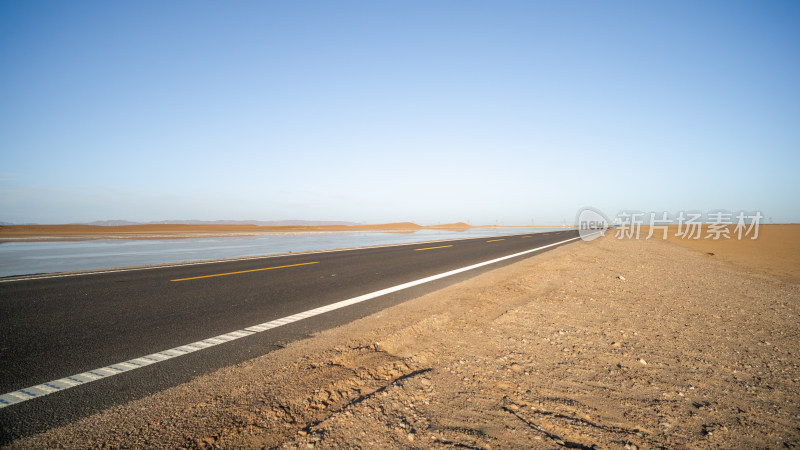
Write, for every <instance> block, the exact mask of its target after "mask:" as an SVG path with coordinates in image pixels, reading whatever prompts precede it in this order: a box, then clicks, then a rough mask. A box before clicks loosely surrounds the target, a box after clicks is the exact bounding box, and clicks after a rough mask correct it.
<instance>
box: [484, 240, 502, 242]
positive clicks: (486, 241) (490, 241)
mask: <svg viewBox="0 0 800 450" xmlns="http://www.w3.org/2000/svg"><path fill="white" fill-rule="evenodd" d="M497 241H505V239H492V240H491V241H486V242H497Z"/></svg>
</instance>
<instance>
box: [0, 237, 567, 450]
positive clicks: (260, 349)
mask: <svg viewBox="0 0 800 450" xmlns="http://www.w3.org/2000/svg"><path fill="white" fill-rule="evenodd" d="M577 236H578V233H577V231H560V232H551V233H541V234H538V233H537V234H525V235H515V236H497V237H494V238H475V239H464V240H454V241H442V242H436V243H430V244H407V245H398V246H391V247H380V248H365V249H356V250H347V251H332V252H322V253H310V254H298V255H289V256H280V257H265V258H258V259H247V260H238V261H228V262H219V263H209V264H200V265H186V266H171V267H163V268H158V269H149V270H131V271H122V272H107V273H95V274H88V275H79V276H71V277H63V278H40V279H29V280H20V281H5V282H0V317H2V321H3V323H2V327H0V361H2V362H0V367H1V368H2V369H1V370H0V394H5V393H10V392H12V391H17V390H20V389H24V388H28V387H31V386H34V385H37V384H40V383H46V382H49V381H52V380H57V379H60V378H62V377H69V376H72V375H75V374H79V373H82V372H86V371H90V370H93V369H98V368H102V367H105V366H109V365H112V364H115V363H120V362H122V361H127V360H131V359H134V358H139V357H142V356H144V355H149V354H152V353H155V352H160V351H163V350H166V349H170V348H173V347H178V346H182V345H185V344H188V343H192V342H196V341H201V340H204V339H208V338H211V337H214V336H218V335H222V334H225V333H229V332H231V331H235V330H240V329H244V328H247V327H251V326H253V325H256V324H260V323H264V322H268V321H271V320H275V319H279V318H283V317H287V316H291V315H293V314H296V313H301V312H304V311H308V310H311V309H314V308H318V307H321V306H324V305H329V304H331V303H335V302H339V301H341V300H345V299H349V298H352V297H357V296H360V295H363V294H367V293H371V292H374V291H379V290H381V289H386V288H389V287H392V286H396V285H400V284H403V283H407V282H410V281H414V280H418V279H422V278H425V277H429V276H431V275H435V274H439V273H443V272H448V271H451V270H455V269H459V268H462V267H465V266H470V265H473V264H477V263H480V262H484V261H488V260H492V259H495V258H499V257H503V256H507V255H512V254H515V253H518V252H522V251H526V250H530V249H535V248H538V247H541V246H545V245H549V244H553V243H557V242H561V241H564V240H567V239H570V238H574V237H577ZM572 242H575V241H572ZM550 248H554V247H550ZM420 249H422V250H420ZM543 251H546V250H543ZM532 254H535V253H532ZM529 256H531V254H530V253H529V254H527V255H524V256H520V257H515V258H511V259H508V260H504V261H502V262H498V263H495V264H491V265H488V266H484V267H481V268H476V269H473V270H469V271H466V272H463V273H459V274H456V275H453V276H449V277H446V278H443V279H439V280H436V281H432V282H429V283H425V284H421V285H418V286H414V287H411V288H408V289H404V290H401V291H398V292H393V293H390V294H387V295H383V296H380V297H378V298H375V299H372V300H369V301H365V302H362V303H359V304H356V305H353V306H348V307H345V308H341V309H337V310H335V311H331V312H327V313H325V314H321V315H317V316H314V317H310V318H307V319H304V320H300V321H297V322H294V323H291V324H287V325H285V326H281V327H278V328H273V329H270V330H267V331H263V332H259V333H255V334H252V335H250V336H247V337H244V338H241V339H237V340H235V341H232V342H227V343H224V344H221V345H217V346H214V347H210V348H207V349H204V350H200V351H196V352H193V353H189V354H186V355H184V356H179V357H176V358H173V359H170V360H167V361H163V362H159V363H157V364H152V365H148V366H146V367H142V368H138V369H136V370H131V371H129V372H125V373H121V374H119V375H115V376H112V377H109V378H104V379H100V380H98V381H94V382H90V383H86V384H82V385H79V386H76V387H73V388H70V389H65V390H63V391H59V392H55V393H52V394H50V395H45V396H42V397H38V398H33V399H31V400H27V401H23V402H20V403H16V404H12V405H10V406H5V407H3V408H1V409H0V444H2V443H7V442H9V441H10V440H13V439H14V438H16V437H20V436H24V435H28V434H31V433H34V432H38V431H42V430H46V429H48V428H51V427H53V426H58V425H61V424H64V423H68V422H70V421H73V420H75V419H77V418H80V417H84V416H86V415H89V414H92V413H94V412H97V411H100V410H102V409H105V408H108V407H109V406H113V405H115V404H119V403H122V402H127V401H130V400H133V399H137V398H141V397H143V396H146V395H148V394H150V393H153V392H157V391H159V390H163V389H165V388H168V387H171V386H175V385H177V384H180V383H184V382H186V381H188V380H191V379H192V378H194V377H196V376H198V375H202V374H205V373H208V372H211V371H213V370H216V369H219V368H221V367H227V366H230V365H233V364H236V363H239V362H242V361H245V360H247V359H250V358H254V357H257V356H260V355H263V354H265V353H268V352H270V351H272V350H274V349H276V348H279V347H280V346H282V345H285V344H286V343H288V342H291V341H292V340H296V339H301V338H303V337H306V336H308V335H309V334H310V333H313V332H317V331H320V330H323V329H326V328H330V327H334V326H337V325H340V324H343V323H346V322H349V321H352V320H354V319H356V318H359V317H363V316H366V315H368V314H371V313H373V312H375V311H378V310H380V309H383V308H386V307H388V306H391V305H394V304H397V303H399V302H402V301H405V300H408V299H411V298H415V297H418V296H420V295H422V294H425V293H427V292H431V291H433V290H436V289H440V288H442V287H444V286H446V285H449V284H452V283H455V282H458V281H461V280H464V279H467V278H470V277H473V276H475V275H476V274H479V273H481V272H484V271H487V270H491V269H494V268H497V267H500V266H502V265H504V264H509V263H512V262H514V261H517V260H519V259H522V258H526V257H529ZM285 266H288V267H285ZM176 280H178V281H176Z"/></svg>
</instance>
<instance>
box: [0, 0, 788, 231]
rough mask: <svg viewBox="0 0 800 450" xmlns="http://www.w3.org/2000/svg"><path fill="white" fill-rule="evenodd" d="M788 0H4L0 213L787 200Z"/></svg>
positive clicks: (384, 214)
mask: <svg viewBox="0 0 800 450" xmlns="http://www.w3.org/2000/svg"><path fill="white" fill-rule="evenodd" d="M798 80H800V2H797V1H794V0H792V1H786V2H782V1H755V0H754V1H750V2H738V1H730V0H725V1H718V2H709V1H700V2H697V1H636V2H634V1H624V2H623V1H620V2H615V1H612V2H596V1H541V2H539V1H520V2H502V1H499V2H488V1H485V2H478V1H420V2H413V1H412V2H406V1H403V2H399V1H398V2H384V1H364V2H361V1H351V0H343V1H318V2H315V1H299V2H289V1H286V2H277V1H274V2H270V1H258V2H243V1H231V2H218V1H213V2H212V1H170V2H164V1H114V2H108V1H98V2H93V1H53V2H40V1H3V2H0V221H6V222H14V223H24V222H38V223H68V222H87V221H93V220H105V219H125V220H134V221H156V220H166V219H199V220H217V219H255V220H278V219H306V220H345V221H355V222H370V223H381V222H393V221H414V222H417V223H420V224H435V223H446V222H454V221H468V220H469V221H470V222H471V223H473V224H483V223H495V222H496V221H498V222H501V223H504V224H506V225H510V224H530V223H531V220H534V221H535V223H536V224H546V223H553V222H555V223H560V222H561V221H562V219H566V220H567V221H568V222H572V221H573V220H574V218H575V214H576V211H577V209H578V208H581V207H583V206H594V207H596V208H599V209H601V210H603V211H605V212H606V213H608V214H610V215H613V214H616V212H617V211H619V210H622V209H628V210H633V209H638V210H642V211H664V210H666V211H673V212H677V211H680V210H691V209H694V210H701V211H708V210H712V209H728V210H734V211H739V210H748V211H754V210H760V211H762V212H763V214H764V215H765V216H766V217H773V218H774V220H775V221H776V222H778V221H800V201H798V199H800V176H798V169H800V81H798Z"/></svg>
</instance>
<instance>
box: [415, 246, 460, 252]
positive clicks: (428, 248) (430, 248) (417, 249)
mask: <svg viewBox="0 0 800 450" xmlns="http://www.w3.org/2000/svg"><path fill="white" fill-rule="evenodd" d="M447 247H452V245H442V246H441V247H427V248H415V249H414V251H415V252H418V251H421V250H433V249H435V248H447Z"/></svg>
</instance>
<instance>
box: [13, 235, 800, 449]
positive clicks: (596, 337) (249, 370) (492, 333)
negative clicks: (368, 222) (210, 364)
mask: <svg viewBox="0 0 800 450" xmlns="http://www.w3.org/2000/svg"><path fill="white" fill-rule="evenodd" d="M774 232H775V233H777V234H784V235H786V239H787V240H788V242H795V243H796V242H797V240H796V239H795V240H793V241H792V236H794V237H796V236H798V234H800V227H788V228H786V229H785V230H775V231H774ZM764 242H765V244H764V247H762V248H761V250H759V251H762V252H768V251H771V250H769V249H770V248H771V247H770V245H771V244H769V242H770V241H768V240H765V241H764ZM676 244H680V245H676ZM684 245H689V246H692V247H695V246H700V247H697V249H698V250H701V251H696V250H695V249H692V248H686V247H684ZM787 245H789V244H787ZM791 245H795V244H791ZM753 248H756V249H757V247H753ZM705 250H706V248H704V247H702V246H701V244H696V243H695V244H686V243H685V242H678V243H676V242H664V241H660V240H649V241H644V240H639V241H632V240H622V241H620V240H616V239H613V237H609V236H607V237H605V238H601V239H598V240H595V241H593V242H590V243H583V242H581V243H576V244H571V245H568V246H564V247H560V248H558V249H556V250H554V251H551V252H548V253H545V254H542V255H538V256H535V257H532V258H529V259H527V260H524V261H521V262H518V263H515V264H513V265H510V266H506V267H504V268H500V269H496V270H494V271H491V272H488V273H485V274H483V275H480V276H477V277H475V278H473V279H471V280H469V281H466V282H463V283H460V284H456V285H453V286H450V287H448V288H446V289H443V290H441V291H438V292H435V293H431V294H429V295H426V296H424V297H420V298H418V299H414V300H411V301H408V302H406V303H403V304H401V305H398V306H395V307H393V308H390V309H387V310H384V311H382V312H380V313H378V314H375V315H373V316H370V317H367V318H364V319H361V320H358V321H355V322H353V323H350V324H348V325H345V326H342V327H338V328H335V329H332V330H328V331H325V332H322V333H319V334H317V335H315V336H312V337H310V338H309V339H305V340H303V341H298V342H294V343H292V344H289V345H287V346H286V347H285V348H282V349H280V350H278V351H275V352H272V353H270V354H268V355H265V356H263V357H259V358H256V359H253V360H251V361H248V362H245V363H243V364H240V365H238V366H235V367H230V368H227V369H224V370H220V371H218V372H215V373H213V374H209V375H207V376H204V377H201V378H198V379H196V380H194V381H192V382H190V383H187V384H184V385H181V386H177V387H175V388H172V389H169V390H166V391H163V392H161V393H158V394H155V395H153V396H150V397H148V398H145V399H142V400H139V401H136V402H132V403H130V404H127V405H122V406H119V407H115V408H112V409H109V410H107V411H106V412H104V413H102V414H98V415H95V416H92V417H88V418H85V419H82V420H80V421H78V422H76V423H74V424H71V425H69V426H65V427H62V428H58V429H54V430H51V431H49V432H47V433H44V434H42V435H38V436H33V437H30V438H27V439H24V440H21V441H17V442H15V443H14V444H13V446H14V447H18V448H44V447H48V448H51V447H68V448H78V447H80V448H85V447H102V446H111V447H140V446H146V447H189V448H194V447H201V448H206V447H221V448H231V447H248V448H253V447H255V448H261V447H282V448H296V447H299V448H313V447H318V448H340V447H354V448H359V447H360V448H406V447H407V448H530V447H534V448H560V447H568V448H591V447H597V448H603V447H608V448H653V447H656V448H659V447H666V448H711V447H713V448H720V447H721V448H753V447H763V448H766V447H768V448H796V447H797V446H798V443H800V419H799V417H800V365H799V364H800V339H798V338H799V337H800V320H798V319H800V285H799V284H798V283H800V279H798V278H797V277H795V278H792V277H791V273H796V272H790V273H789V275H787V273H785V272H783V271H778V272H773V271H772V267H773V266H771V265H767V266H764V267H761V266H759V267H758V268H757V269H754V268H753V267H750V266H752V265H753V264H755V263H753V262H749V263H748V264H750V266H748V264H742V263H740V262H739V263H737V262H736V261H735V260H736V259H737V258H740V259H741V258H742V256H741V255H742V252H743V250H735V247H734V249H733V250H725V249H724V248H723V247H719V246H715V247H714V250H716V251H714V252H713V253H715V255H714V256H711V255H708V254H707V253H709V252H707V251H705ZM752 251H755V250H747V252H752ZM737 255H738V256H737ZM745 259H747V258H745ZM779 259H782V261H783V265H786V264H789V265H794V267H795V269H793V270H796V267H797V266H800V248H799V247H797V246H795V247H794V248H793V249H792V250H791V251H788V252H784V253H783V257H782V258H779Z"/></svg>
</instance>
